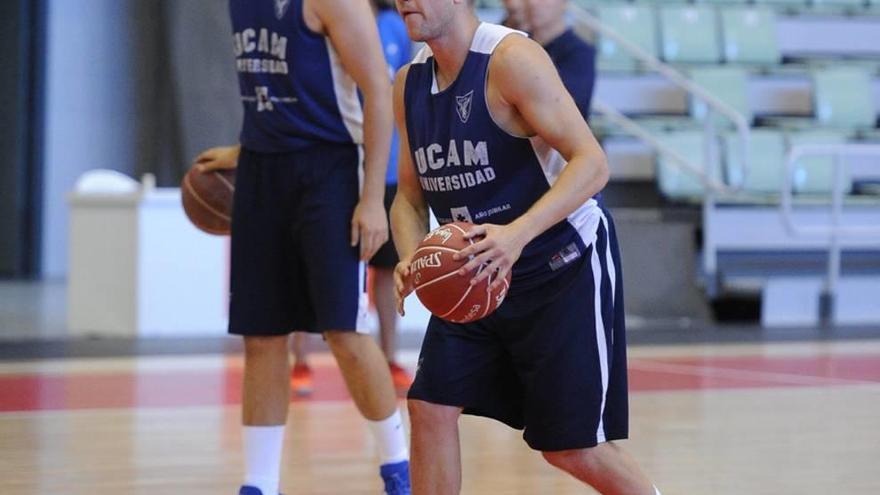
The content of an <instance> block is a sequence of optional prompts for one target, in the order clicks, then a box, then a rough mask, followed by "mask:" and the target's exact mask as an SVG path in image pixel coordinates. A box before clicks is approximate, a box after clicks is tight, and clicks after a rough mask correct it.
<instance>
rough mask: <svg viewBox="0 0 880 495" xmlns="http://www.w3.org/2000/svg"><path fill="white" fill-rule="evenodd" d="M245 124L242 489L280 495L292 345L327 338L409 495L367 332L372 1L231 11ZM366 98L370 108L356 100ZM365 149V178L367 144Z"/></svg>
mask: <svg viewBox="0 0 880 495" xmlns="http://www.w3.org/2000/svg"><path fill="white" fill-rule="evenodd" d="M229 6H230V15H231V17H232V26H233V31H234V37H233V42H234V45H233V46H234V51H235V56H236V67H237V69H238V76H239V85H240V90H241V100H242V103H243V104H244V124H243V126H242V131H241V137H240V140H241V141H240V142H241V144H240V146H236V147H228V148H219V149H218V148H215V149H212V150H208V151H206V152H205V153H203V154H202V155H200V156H199V157H198V159H197V162H198V165H199V166H201V168H202V169H203V170H211V169H215V168H230V167H233V166H235V165H236V164H237V166H238V171H237V177H236V190H235V202H234V208H233V218H232V269H231V300H230V310H229V313H230V314H229V320H230V322H229V331H230V333H232V334H236V335H242V336H243V337H244V344H245V370H244V394H243V405H242V409H243V423H244V451H245V452H244V454H245V464H246V466H245V467H246V472H245V480H244V485H243V486H242V487H241V489H240V492H239V493H240V495H276V494H277V493H278V486H279V470H280V461H281V450H282V448H281V447H282V440H283V432H284V424H285V422H286V420H287V413H288V403H289V398H290V387H289V385H288V373H289V371H290V370H289V358H288V347H287V346H288V336H289V334H290V332H291V331H294V330H295V331H307V332H319V333H322V334H323V336H324V338H325V339H326V340H327V343H328V345H329V347H330V349H331V351H332V352H333V355H334V356H335V358H336V361H337V363H338V364H339V367H340V369H341V370H342V374H343V376H344V378H345V382H346V385H347V386H348V390H349V392H350V393H351V395H352V397H353V398H354V401H355V404H356V405H357V407H358V409H359V410H360V412H361V414H362V415H363V416H364V417H365V418H366V419H367V420H368V423H369V426H370V429H371V430H372V432H373V433H374V435H375V437H376V441H377V443H378V445H379V451H380V456H381V460H382V466H381V469H380V473H381V475H382V478H383V480H384V483H385V493H387V494H389V495H398V494H409V493H410V490H409V474H408V461H407V458H408V452H407V448H406V441H405V438H404V430H403V427H402V424H401V418H400V414H399V411H398V410H397V403H396V399H395V394H394V387H393V386H392V383H391V376H390V374H389V372H388V366H387V365H386V363H385V358H384V357H383V355H382V352H381V350H379V347H378V346H377V345H376V343H375V341H374V340H373V339H372V338H371V336H370V335H368V334H364V333H361V332H362V331H365V330H366V328H365V327H364V323H365V322H364V317H365V316H366V311H367V297H366V292H365V290H364V289H365V284H364V268H365V267H364V263H363V262H364V261H366V260H368V259H370V257H372V256H373V254H374V253H375V251H376V250H377V249H378V248H379V246H381V245H382V244H383V243H384V242H385V241H386V240H387V238H388V227H387V221H386V217H385V211H384V207H383V195H384V192H385V187H384V186H385V184H384V179H385V167H386V164H387V163H388V151H389V146H390V141H391V129H392V116H391V100H390V96H391V91H390V83H389V78H388V68H387V66H386V65H385V61H384V60H383V58H382V48H381V45H380V43H379V36H378V33H377V32H376V25H375V23H374V22H373V16H372V13H371V11H370V5H369V2H368V0H230V3H229ZM358 90H360V92H361V93H362V95H363V102H364V103H363V109H362V106H361V104H360V101H359V98H358ZM361 143H363V146H364V147H363V151H364V163H363V176H362V179H361V177H360V165H359V163H360V159H359V145H360V144H361Z"/></svg>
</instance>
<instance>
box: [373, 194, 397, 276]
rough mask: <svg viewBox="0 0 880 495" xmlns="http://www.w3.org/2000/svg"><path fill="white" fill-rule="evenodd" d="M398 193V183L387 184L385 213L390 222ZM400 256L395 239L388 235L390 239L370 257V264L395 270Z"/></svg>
mask: <svg viewBox="0 0 880 495" xmlns="http://www.w3.org/2000/svg"><path fill="white" fill-rule="evenodd" d="M396 194H397V184H386V185H385V214H386V215H389V216H388V222H389V224H390V222H391V217H390V215H391V204H392V203H393V202H394V196H395V195H396ZM399 261H400V258H398V257H397V248H395V247H394V241H392V240H391V236H390V235H389V236H388V241H386V242H385V244H382V247H380V248H379V250H378V251H376V254H374V255H373V257H372V258H370V266H372V267H374V268H387V269H390V270H393V269H394V267H395V266H397V263H398V262H399Z"/></svg>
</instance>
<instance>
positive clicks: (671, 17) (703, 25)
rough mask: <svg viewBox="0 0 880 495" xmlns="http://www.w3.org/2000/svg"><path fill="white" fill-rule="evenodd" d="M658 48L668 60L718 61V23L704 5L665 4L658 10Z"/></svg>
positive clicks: (719, 57)
mask: <svg viewBox="0 0 880 495" xmlns="http://www.w3.org/2000/svg"><path fill="white" fill-rule="evenodd" d="M660 36H661V38H660V40H661V41H660V51H661V53H662V55H663V59H664V60H666V61H667V62H670V63H716V62H720V61H721V47H720V45H719V39H718V22H717V16H716V12H715V9H714V7H711V6H708V5H675V6H673V5H665V6H663V7H662V8H661V9H660Z"/></svg>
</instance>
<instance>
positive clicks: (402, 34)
mask: <svg viewBox="0 0 880 495" xmlns="http://www.w3.org/2000/svg"><path fill="white" fill-rule="evenodd" d="M370 4H371V5H372V7H373V13H374V14H375V16H376V26H377V27H378V29H379V38H380V40H381V41H382V51H383V52H384V54H385V62H386V63H387V64H388V69H389V77H390V78H393V77H394V74H395V73H396V72H397V70H398V69H400V68H401V67H403V66H404V65H405V64H406V63H407V62H409V60H410V58H411V57H412V53H411V52H412V48H411V43H410V40H409V37H408V36H407V34H406V26H405V25H404V24H403V19H401V18H400V15H399V14H398V13H397V11H396V10H395V9H394V2H393V0H371V2H370ZM397 141H398V137H397V133H396V132H394V133H393V134H392V137H391V154H390V158H389V160H388V170H387V172H386V174H385V208H386V209H388V208H391V201H392V200H393V199H394V195H395V194H396V192H397V151H398V147H399V145H398V142H397ZM398 261H400V260H398V259H397V251H396V250H395V249H394V242H393V241H392V240H391V239H390V238H389V239H388V241H387V242H385V244H383V245H382V247H380V248H379V250H378V251H376V254H375V255H374V256H373V257H372V258H370V263H369V265H370V268H371V271H370V278H371V281H372V285H373V287H372V294H373V301H374V303H375V306H376V313H377V314H378V316H379V342H380V344H381V346H382V352H383V353H384V354H385V358H386V359H387V360H388V368H389V369H390V370H391V379H392V381H393V382H394V386H395V387H396V388H397V389H399V390H402V391H406V390H407V389H409V386H410V385H411V384H412V376H410V374H409V372H408V371H407V370H406V369H405V368H404V367H403V366H401V365H400V364H398V363H397V361H396V359H395V355H396V352H397V314H396V313H395V308H396V302H395V292H394V267H395V265H397V262H398ZM307 337H309V335H307V334H304V333H299V334H296V335H295V336H294V338H293V358H294V365H293V370H292V371H291V375H290V377H291V378H290V383H291V388H292V389H293V393H295V394H296V395H299V396H303V395H309V394H310V393H311V392H312V390H313V388H314V385H313V379H312V371H311V368H310V367H309V365H308V362H307V359H308V353H307V349H306V346H307V344H308V342H307V341H306V338H307Z"/></svg>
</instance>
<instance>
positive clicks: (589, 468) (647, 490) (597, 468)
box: [413, 442, 657, 495]
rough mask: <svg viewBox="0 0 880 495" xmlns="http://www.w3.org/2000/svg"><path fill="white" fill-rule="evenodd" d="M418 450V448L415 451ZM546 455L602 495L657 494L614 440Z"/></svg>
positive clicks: (545, 455) (632, 460)
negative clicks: (587, 447)
mask: <svg viewBox="0 0 880 495" xmlns="http://www.w3.org/2000/svg"><path fill="white" fill-rule="evenodd" d="M413 452H414V453H415V450H414V451H413ZM543 454H544V459H547V462H549V463H550V464H552V465H554V466H556V467H558V468H559V469H562V470H563V471H565V472H567V473H568V474H570V475H572V476H574V477H575V478H577V479H579V480H581V481H583V482H584V483H587V484H588V485H590V486H592V487H593V488H595V489H596V490H598V491H599V493H602V494H603V495H656V493H657V492H656V489H655V488H654V485H652V484H651V482H650V481H649V480H648V477H647V476H645V474H644V473H643V472H642V470H641V468H639V466H638V464H636V461H635V460H634V459H633V458H632V457H630V455H629V454H627V453H626V451H624V450H623V449H622V448H621V447H620V446H619V445H617V444H615V443H614V442H605V443H600V444H599V445H597V446H596V447H593V448H589V449H575V450H560V451H554V452H543Z"/></svg>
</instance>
